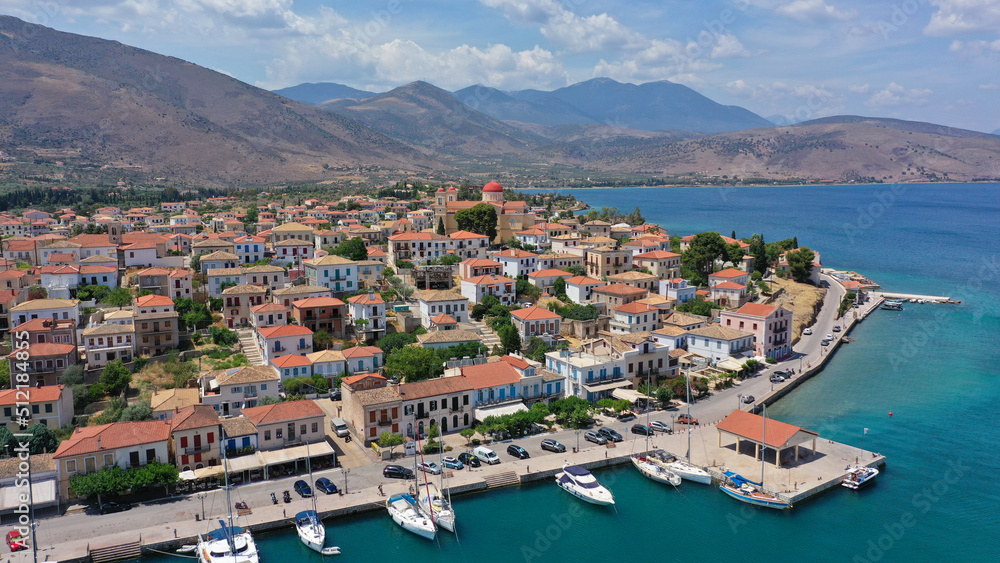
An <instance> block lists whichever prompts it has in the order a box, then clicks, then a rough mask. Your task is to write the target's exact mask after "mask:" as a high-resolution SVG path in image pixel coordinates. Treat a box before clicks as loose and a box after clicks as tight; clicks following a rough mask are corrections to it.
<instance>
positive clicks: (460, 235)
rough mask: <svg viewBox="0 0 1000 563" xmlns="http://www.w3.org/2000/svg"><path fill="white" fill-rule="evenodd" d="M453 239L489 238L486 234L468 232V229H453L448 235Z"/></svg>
mask: <svg viewBox="0 0 1000 563" xmlns="http://www.w3.org/2000/svg"><path fill="white" fill-rule="evenodd" d="M448 236H449V237H451V238H453V239H476V238H489V237H487V236H486V235H480V234H476V233H470V232H469V231H455V232H454V233H451V234H450V235H448Z"/></svg>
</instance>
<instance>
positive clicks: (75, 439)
mask: <svg viewBox="0 0 1000 563" xmlns="http://www.w3.org/2000/svg"><path fill="white" fill-rule="evenodd" d="M170 425H171V422H170V421H169V420H144V421H138V422H112V423H111V424H102V425H100V426H86V427H84V428H77V429H76V430H74V431H73V435H72V436H70V438H69V439H68V440H64V441H63V442H61V443H60V444H59V448H58V449H57V450H56V453H55V454H54V455H53V457H55V458H57V459H58V458H62V457H71V456H78V455H84V454H89V453H96V452H110V451H113V450H117V449H119V448H128V447H133V446H139V445H142V444H151V443H154V442H165V441H167V440H168V439H170Z"/></svg>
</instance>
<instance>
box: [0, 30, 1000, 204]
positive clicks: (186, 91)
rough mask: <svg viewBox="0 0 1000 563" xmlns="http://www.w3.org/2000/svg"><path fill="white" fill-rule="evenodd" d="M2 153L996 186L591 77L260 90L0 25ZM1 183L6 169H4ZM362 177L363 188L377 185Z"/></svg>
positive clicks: (354, 169)
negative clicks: (513, 84)
mask: <svg viewBox="0 0 1000 563" xmlns="http://www.w3.org/2000/svg"><path fill="white" fill-rule="evenodd" d="M0 151H3V152H6V153H9V154H11V155H14V157H15V158H16V159H17V160H18V162H31V161H32V159H34V160H38V159H40V158H41V159H42V160H45V158H42V157H43V156H45V155H51V154H53V152H52V151H56V152H57V153H59V154H61V155H63V156H62V157H61V158H66V159H67V161H68V162H67V165H68V166H73V165H80V166H84V165H86V166H91V167H93V166H98V165H99V166H101V167H110V168H112V169H116V168H129V169H132V170H136V169H137V170H140V171H141V172H142V174H146V175H149V176H161V177H166V178H167V179H168V181H170V182H178V183H192V184H196V183H207V184H213V185H241V184H252V185H269V184H280V183H284V182H292V181H305V182H311V181H317V182H318V181H333V180H335V179H337V178H345V177H356V178H361V177H376V176H378V177H382V178H392V177H399V176H400V175H418V176H419V175H430V174H437V175H439V176H440V177H445V178H452V179H457V178H462V177H465V176H467V175H469V174H476V175H479V176H484V177H499V176H503V175H506V176H510V175H520V176H522V177H525V178H532V177H533V178H544V179H548V180H557V179H559V178H574V177H575V178H580V177H585V176H587V175H589V174H590V173H591V172H599V173H602V174H605V175H617V176H636V175H641V176H642V177H648V176H652V175H660V174H664V175H695V176H700V177H703V178H709V179H710V178H712V177H720V176H723V175H726V176H729V177H732V176H738V177H740V178H755V179H758V180H771V179H787V178H797V179H805V180H827V181H842V180H860V181H866V180H867V181H870V180H892V181H898V180H918V179H925V180H926V179H942V178H949V179H953V180H969V179H976V178H996V177H997V176H1000V168H998V166H997V163H1000V137H998V136H996V135H989V134H985V133H977V132H973V131H966V130H961V129H955V128H950V127H944V126H939V125H934V124H929V123H918V122H910V121H902V120H895V119H880V118H871V117H857V116H836V117H829V118H824V119H818V120H814V121H808V122H804V123H799V124H795V125H791V126H783V127H776V126H774V125H773V123H771V122H770V121H768V120H766V119H764V118H762V117H760V116H758V115H756V114H754V113H752V112H750V111H748V110H746V109H744V108H740V107H736V106H725V105H722V104H718V103H716V102H714V101H712V100H710V99H708V98H706V97H705V96H702V95H701V94H698V93H697V92H695V91H694V90H692V89H690V88H688V87H686V86H682V85H679V84H673V83H670V82H666V81H660V82H652V83H647V84H639V85H635V84H622V83H619V82H616V81H613V80H610V79H607V78H597V79H593V80H588V81H586V82H581V83H579V84H573V85H570V86H567V87H565V88H559V89H557V90H553V91H551V92H546V91H541V90H520V91H513V92H503V91H500V90H497V89H494V88H489V87H485V86H470V87H468V88H464V89H462V90H459V91H456V92H448V91H445V90H443V89H441V88H438V87H436V86H434V85H432V84H428V83H426V82H414V83H411V84H406V85H403V86H400V87H398V88H395V89H393V90H390V91H388V92H383V93H374V92H367V91H364V90H358V89H355V88H350V87H348V86H343V85H340V84H333V83H319V84H301V85H298V86H293V87H290V88H285V89H282V90H279V91H277V92H268V91H266V90H263V89H260V88H256V87H254V86H251V85H248V84H246V83H243V82H240V81H239V80H236V79H234V78H231V77H229V76H226V75H224V74H221V73H218V72H215V71H212V70H209V69H206V68H203V67H200V66H198V65H195V64H192V63H190V62H186V61H183V60H180V59H177V58H173V57H167V56H162V55H158V54H156V53H152V52H150V51H145V50H142V49H138V48H134V47H129V46H127V45H123V44H121V43H118V42H115V41H107V40H103V39H98V38H93V37H85V36H80V35H75V34H70V33H64V32H59V31H55V30H52V29H49V28H46V27H42V26H37V25H34V24H29V23H25V22H23V21H21V20H18V19H16V18H12V17H8V16H0ZM5 166H7V167H6V168H0V175H2V174H4V170H9V169H12V168H11V167H10V166H9V165H5ZM376 172H377V174H376Z"/></svg>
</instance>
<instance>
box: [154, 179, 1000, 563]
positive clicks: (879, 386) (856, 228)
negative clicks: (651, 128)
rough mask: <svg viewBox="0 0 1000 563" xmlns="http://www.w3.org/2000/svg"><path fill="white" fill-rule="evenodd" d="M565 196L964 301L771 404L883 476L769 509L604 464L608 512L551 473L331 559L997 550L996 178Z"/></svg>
mask: <svg viewBox="0 0 1000 563" xmlns="http://www.w3.org/2000/svg"><path fill="white" fill-rule="evenodd" d="M573 193H574V194H575V195H576V196H577V197H578V198H579V199H582V200H584V201H586V202H588V203H590V204H591V205H592V206H594V207H600V206H602V205H608V206H611V205H614V206H617V207H618V208H619V209H622V210H625V211H629V210H631V209H632V208H633V207H635V206H636V205H638V206H640V208H641V209H642V211H643V214H644V215H645V216H646V218H647V220H649V221H652V222H656V223H659V224H662V225H664V226H666V227H667V228H668V229H669V231H670V232H671V233H678V234H681V235H686V234H692V233H695V232H700V231H704V230H716V231H719V232H721V233H723V234H726V235H729V234H730V231H732V230H735V231H736V234H737V236H739V237H744V236H749V235H750V234H753V233H757V232H759V233H762V234H763V235H764V236H765V239H766V240H769V241H771V240H777V239H783V238H787V237H791V236H798V239H799V243H800V244H801V245H805V246H809V247H811V248H814V249H816V250H818V251H819V252H821V253H822V259H823V263H824V265H825V266H829V267H837V268H850V269H853V270H857V271H859V272H861V273H863V274H866V275H868V276H869V277H870V278H872V279H874V280H875V281H877V282H879V283H881V284H882V285H883V287H885V288H886V289H887V290H893V291H902V292H912V293H925V294H942V295H950V296H952V297H955V298H959V299H962V300H963V301H965V304H963V305H959V306H945V305H919V304H913V305H910V304H908V305H906V306H905V311H903V312H899V313H897V312H889V311H878V312H877V313H875V314H873V315H872V316H871V317H869V319H867V320H866V321H865V322H863V323H861V324H860V325H859V326H858V327H857V328H856V329H855V330H854V331H853V332H852V334H851V336H852V338H854V339H855V340H856V342H855V343H853V344H850V345H847V346H842V347H841V348H840V350H839V351H838V352H837V355H836V357H835V358H834V360H833V361H832V362H831V363H830V365H829V366H828V367H827V369H826V370H824V372H823V373H821V374H820V375H818V376H817V377H814V378H813V379H812V380H810V381H808V382H806V383H805V384H803V385H802V386H801V387H799V388H798V389H797V390H796V391H795V392H794V393H792V394H791V395H790V396H788V397H786V398H785V399H782V400H781V401H780V402H779V403H777V404H776V405H775V406H774V407H773V408H772V409H770V410H769V414H770V415H772V416H774V417H775V418H777V419H780V420H784V421H786V422H789V423H792V424H797V425H801V426H804V427H807V428H811V429H813V430H817V431H818V432H819V433H820V434H821V435H822V436H824V437H828V438H830V439H833V440H837V441H843V442H848V443H852V444H857V445H862V441H863V445H864V447H865V448H866V449H871V450H875V451H879V452H881V453H883V454H885V455H886V456H887V458H888V466H887V469H886V472H885V473H884V474H883V475H881V476H880V477H879V480H878V482H877V483H876V484H875V485H874V486H873V487H871V488H869V489H867V490H864V491H862V492H860V493H854V492H850V491H847V490H846V489H844V490H839V488H838V490H833V491H831V492H829V493H828V494H825V495H822V496H820V497H818V498H816V499H813V500H811V501H808V502H805V503H802V504H800V505H798V506H796V507H795V508H794V509H792V510H791V511H788V512H787V513H777V512H775V511H769V510H765V509H750V508H746V507H744V506H743V505H740V504H739V503H737V502H735V501H733V500H732V499H730V498H728V497H726V496H725V495H723V494H722V493H721V492H719V491H718V490H717V489H716V488H714V487H706V486H698V485H694V484H690V483H685V484H684V485H683V486H682V487H681V488H680V489H679V490H677V491H674V490H670V489H668V488H666V487H663V486H661V485H658V484H655V483H652V482H650V481H648V480H646V479H644V478H642V477H641V476H639V475H638V474H637V473H636V472H635V471H633V470H631V468H630V467H628V468H624V469H612V470H607V471H604V472H600V473H598V474H597V476H598V478H599V479H601V480H602V481H604V482H605V483H607V484H609V485H610V486H611V487H612V489H613V490H614V492H615V496H616V499H617V503H618V504H617V511H615V510H606V509H599V508H596V507H592V506H589V505H585V504H583V503H580V502H579V501H577V500H576V499H573V498H571V497H570V496H569V495H566V494H565V493H563V492H562V491H559V490H558V489H557V488H556V487H554V486H551V484H549V483H543V484H535V485H530V486H525V487H518V488H510V489H504V490H500V491H497V492H491V493H487V494H478V495H466V496H461V497H456V498H455V507H456V510H457V512H458V515H459V519H460V520H459V540H460V541H457V540H456V538H455V537H454V536H452V535H451V534H448V533H445V532H442V533H441V534H440V540H439V543H431V542H428V541H426V540H422V539H420V538H417V537H415V536H413V535H411V534H408V533H406V532H404V531H402V530H401V529H400V528H399V527H398V526H396V525H395V524H393V523H392V521H391V520H389V518H388V517H387V516H386V515H385V514H384V513H382V512H375V513H371V514H370V515H367V516H361V517H352V518H351V519H349V520H347V519H342V520H330V521H327V526H328V530H329V532H328V533H329V537H330V539H331V540H332V541H333V542H334V543H336V544H337V545H340V546H341V547H342V548H343V553H344V554H343V555H341V556H339V560H342V561H365V563H378V562H382V561H395V562H398V561H403V560H409V561H428V560H448V561H459V560H474V561H484V562H493V561H498V562H499V561H502V562H507V561H560V562H561V561H622V560H625V559H626V558H631V557H636V558H650V557H652V558H653V559H654V560H657V561H667V560H671V561H729V560H736V561H776V562H785V561H788V562H801V561H854V562H863V561H872V562H874V561H919V562H923V561H928V562H930V561H949V562H952V561H955V562H958V561H963V562H964V561H991V562H993V561H998V560H1000V539H998V532H1000V516H998V515H1000V510H998V509H1000V440H998V439H997V435H998V431H1000V385H998V379H997V371H998V366H1000V353H998V350H1000V315H998V313H997V311H998V308H997V306H996V303H997V302H998V301H1000V242H998V241H1000V185H996V184H973V185H963V184H945V185H912V186H899V187H896V188H895V189H893V188H892V187H890V186H881V185H880V186H824V187H800V188H795V187H773V188H772V187H764V188H741V189H723V190H717V189H712V188H679V189H677V188H672V189H614V190H611V189H601V190H574V191H573ZM886 194H892V196H893V199H892V200H890V199H889V195H886ZM889 412H892V413H893V415H892V416H891V417H890V416H889V415H888V413H889ZM864 428H868V429H869V432H868V434H867V435H864V432H863V431H864ZM258 539H259V542H260V545H261V546H262V548H263V553H264V555H265V557H264V561H266V562H268V563H271V562H276V561H320V560H321V557H319V556H318V555H316V554H314V553H312V552H309V551H308V550H307V549H306V548H305V547H304V546H302V545H301V544H300V543H299V541H298V538H297V537H296V535H295V533H294V531H287V532H280V533H273V534H262V535H261V536H260V537H259V538H258ZM144 561H156V562H157V563H159V562H161V561H163V562H166V561H176V559H175V558H170V557H164V558H162V559H153V558H150V559H148V560H144Z"/></svg>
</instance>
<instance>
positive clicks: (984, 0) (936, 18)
mask: <svg viewBox="0 0 1000 563" xmlns="http://www.w3.org/2000/svg"><path fill="white" fill-rule="evenodd" d="M930 3H931V4H933V5H934V6H936V7H937V11H936V12H934V13H933V14H931V19H930V22H929V23H928V24H927V27H925V28H924V33H926V34H928V35H937V36H951V35H961V34H966V33H976V32H997V31H998V30H1000V2H997V1H996V0H930Z"/></svg>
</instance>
